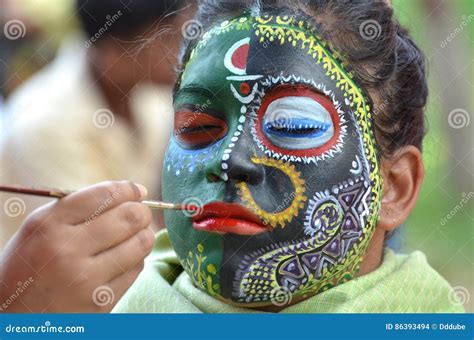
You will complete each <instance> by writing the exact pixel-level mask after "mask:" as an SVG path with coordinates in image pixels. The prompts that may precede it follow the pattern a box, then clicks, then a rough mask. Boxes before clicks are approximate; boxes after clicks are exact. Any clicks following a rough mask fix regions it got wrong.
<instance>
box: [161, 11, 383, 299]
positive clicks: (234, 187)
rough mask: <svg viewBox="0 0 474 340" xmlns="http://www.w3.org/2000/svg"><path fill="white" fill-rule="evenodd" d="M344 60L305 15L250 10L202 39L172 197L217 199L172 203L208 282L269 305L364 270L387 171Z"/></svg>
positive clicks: (200, 279)
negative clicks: (191, 212) (189, 207)
mask: <svg viewBox="0 0 474 340" xmlns="http://www.w3.org/2000/svg"><path fill="white" fill-rule="evenodd" d="M341 65H343V63H341V62H340V61H339V59H338V58H337V57H336V55H335V54H334V53H331V52H330V51H329V49H328V47H327V46H326V44H325V43H324V42H322V41H321V40H320V39H319V38H318V36H317V32H316V31H315V30H314V28H312V27H311V26H310V25H308V24H307V23H305V21H304V20H303V19H297V17H286V16H285V17H280V16H277V15H264V16H261V17H251V16H242V17H238V18H236V19H233V20H231V21H225V22H222V23H219V24H218V25H216V26H214V27H213V28H211V29H210V30H209V31H208V32H207V33H206V34H204V36H203V37H202V39H201V40H200V41H199V42H198V43H197V45H196V46H195V47H194V48H193V50H192V52H191V54H190V57H189V60H188V62H187V64H186V66H185V71H184V73H183V75H182V77H181V80H180V84H179V88H178V92H177V94H176V97H175V110H176V125H175V131H176V134H175V136H174V137H173V138H172V139H171V141H170V145H169V148H168V151H167V154H166V159H165V169H166V171H165V173H164V177H163V196H164V199H165V200H167V201H171V202H183V201H185V200H186V199H188V198H189V197H192V198H195V200H197V201H201V202H203V203H206V204H207V205H206V206H204V208H203V210H202V211H200V213H199V214H198V215H197V216H195V217H193V218H191V217H189V216H185V215H183V214H182V213H180V212H175V211H167V212H166V224H167V226H168V230H169V233H170V238H171V242H172V244H173V247H174V249H175V250H176V253H177V254H178V257H179V258H180V260H181V263H182V264H183V267H184V268H185V270H186V271H187V273H188V274H189V275H190V277H191V278H192V280H193V281H194V283H195V284H196V286H198V287H199V288H201V289H202V290H204V291H206V292H208V293H209V294H211V295H213V296H215V297H217V298H220V299H225V300H227V301H229V302H231V303H234V304H244V305H246V306H257V305H266V304H270V303H271V302H275V299H278V298H279V296H281V294H282V293H283V294H285V295H286V296H287V297H289V298H288V299H287V300H288V301H287V302H289V300H291V298H293V299H295V298H296V297H298V298H304V297H307V296H309V295H312V294H317V293H319V292H322V291H324V290H326V289H328V288H330V287H333V286H335V285H339V284H341V283H343V282H345V281H347V280H349V279H351V278H352V277H353V276H354V275H355V273H356V272H357V270H358V268H359V265H360V262H361V260H362V257H363V255H364V254H365V252H366V249H367V245H368V242H369V240H370V238H371V236H372V233H373V230H374V227H375V225H376V222H377V218H378V214H379V209H380V197H381V178H380V173H379V163H378V159H377V154H376V147H375V141H374V136H373V131H372V123H371V119H372V117H371V112H370V109H369V107H368V105H367V104H366V100H365V98H364V94H363V92H362V90H361V89H360V88H359V87H357V85H356V84H355V83H354V81H353V80H352V78H351V76H350V74H349V73H348V72H346V71H345V69H344V68H343V67H342V66H341ZM210 202H212V203H210ZM208 203H210V204H208Z"/></svg>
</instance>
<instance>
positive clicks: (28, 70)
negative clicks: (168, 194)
mask: <svg viewBox="0 0 474 340" xmlns="http://www.w3.org/2000/svg"><path fill="white" fill-rule="evenodd" d="M102 1H105V2H106V3H107V2H108V1H112V0H100V1H99V0H97V3H102ZM113 1H115V0H113ZM86 2H87V1H86ZM90 2H94V1H90ZM115 2H116V3H118V4H119V7H117V8H116V9H115V10H114V11H110V10H109V11H107V12H105V13H101V12H100V10H99V11H98V12H97V13H93V11H94V10H97V8H93V7H91V8H90V9H89V11H87V8H86V10H85V11H82V16H83V17H82V21H83V23H82V25H84V20H85V22H86V23H88V29H89V31H88V32H89V36H92V37H96V38H97V41H91V40H90V39H89V40H87V39H86V38H84V35H83V34H81V32H80V27H84V26H81V25H80V23H79V21H80V20H78V17H77V16H76V12H77V8H76V6H75V2H74V0H15V1H13V0H0V29H1V31H2V34H1V35H0V122H1V126H0V127H1V136H2V137H5V136H10V137H9V140H10V141H9V144H8V145H7V146H6V147H5V145H3V146H2V148H3V149H4V150H3V151H4V153H2V158H1V159H0V162H1V163H0V165H1V168H0V178H2V181H3V182H5V181H7V182H8V183H14V182H15V181H16V182H18V181H20V180H21V183H23V184H27V185H35V184H37V183H42V184H43V185H48V184H49V183H51V184H54V186H63V187H64V188H68V189H74V188H78V187H81V186H84V185H87V184H89V183H93V182H96V181H100V180H103V179H107V178H109V179H114V178H130V179H133V180H137V181H141V182H143V183H144V184H146V185H148V186H149V187H153V188H155V189H156V190H155V191H154V192H155V194H154V195H152V196H153V197H152V198H159V182H157V181H156V179H157V178H159V173H160V166H159V163H160V162H161V161H162V153H163V151H164V148H165V146H166V140H167V139H168V136H169V134H170V131H171V126H172V113H171V112H172V111H171V101H170V100H171V87H172V76H170V75H171V74H172V73H173V72H174V69H173V65H174V63H173V61H174V60H175V57H176V53H177V43H178V42H179V39H180V38H181V36H182V35H183V34H191V35H192V34H195V32H194V31H195V30H196V29H199V27H193V26H192V24H193V23H192V22H190V21H189V19H190V18H191V15H192V10H193V8H192V6H191V7H190V6H188V5H187V4H186V2H185V1H183V2H181V1H163V3H166V6H165V7H163V8H162V9H161V12H160V13H151V14H150V13H148V14H149V22H148V23H147V25H143V26H140V25H137V24H136V22H135V21H134V18H133V17H128V14H127V1H122V2H120V1H118V0H116V1H115ZM160 3H162V1H160ZM187 3H188V4H189V2H187ZM392 3H393V6H394V8H395V12H396V15H397V17H398V18H399V20H400V21H401V22H402V24H403V25H405V26H406V27H408V28H409V30H410V31H411V34H412V36H413V37H414V39H415V41H416V42H417V43H418V44H419V46H421V48H422V50H423V51H424V53H425V55H426V58H427V60H428V64H429V83H430V96H429V104H428V107H427V111H426V117H427V125H428V134H427V136H426V138H425V143H424V150H423V153H424V161H425V167H426V177H425V181H424V185H423V189H422V192H421V195H420V198H419V200H418V204H417V207H416V209H415V211H414V212H413V213H412V215H411V217H410V219H409V220H408V221H407V222H406V223H405V225H404V226H403V227H402V228H401V229H400V231H399V232H398V233H397V234H396V236H395V237H394V238H393V239H392V240H391V246H392V247H394V248H397V249H398V250H400V251H403V252H410V251H413V250H415V249H420V250H422V251H423V252H424V253H425V254H426V255H427V258H428V260H429V262H430V264H431V265H432V266H433V267H434V268H435V269H436V270H437V271H439V272H440V273H441V274H442V275H443V276H444V277H445V278H446V279H447V280H448V281H449V283H450V284H451V285H452V286H453V287H455V292H456V296H455V298H456V300H457V301H458V302H459V303H461V304H463V305H464V307H465V308H466V310H467V311H470V312H474V301H473V300H474V296H473V293H474V270H473V267H474V209H473V208H474V179H473V173H474V153H473V145H474V137H473V136H474V134H473V132H474V129H473V126H474V123H473V122H471V118H473V117H472V116H473V115H474V96H473V94H474V87H473V83H474V65H473V61H474V60H473V56H474V1H472V0H416V1H412V0H392ZM145 8H146V7H145ZM38 14H40V15H38ZM142 14H143V13H142ZM103 17H106V19H107V20H106V21H105V23H104V20H103ZM84 18H85V19H84ZM127 20H128V21H127ZM120 22H122V24H119V23H120ZM94 23H95V24H94ZM123 23H125V24H123ZM114 27H116V28H114ZM119 28H120V29H119ZM94 32H96V33H95V34H94ZM157 32H159V33H160V34H159V36H160V37H159V38H157V37H156V33H157ZM109 35H110V36H109ZM137 35H138V36H140V37H141V39H139V41H138V42H136V41H132V39H130V37H131V36H133V37H136V36H137ZM133 40H136V39H133ZM144 42H145V43H146V42H148V44H146V46H147V47H143V43H144ZM134 44H135V45H134ZM98 52H101V54H102V55H105V57H97V56H96V54H97V53H98ZM78 56H82V58H81V57H79V58H78ZM84 60H86V61H87V63H88V65H86V69H87V72H89V73H90V77H89V78H88V79H86V80H85V79H80V74H76V73H79V71H81V70H84V69H83V67H84V65H83V62H84ZM96 69H100V70H104V69H106V70H107V72H104V73H105V76H104V75H102V74H101V75H100V76H98V75H97V74H96V73H95V71H94V70H96ZM74 70H76V72H74ZM121 70H122V71H121ZM69 71H72V72H71V73H72V74H70V72H69ZM38 72H39V73H38ZM52 74H54V75H52ZM154 74H156V77H155V76H154ZM75 76H77V77H78V79H76V78H74V77H75ZM32 77H33V78H32ZM29 79H30V80H31V79H33V80H34V81H33V83H34V84H33V85H31V82H28V85H27V86H25V82H26V81H28V80H29ZM71 81H77V83H76V85H77V87H80V86H81V88H82V89H83V90H84V91H83V92H84V93H86V95H85V96H84V97H82V98H77V95H74V94H71V93H70V92H68V91H70V90H72V89H68V88H67V84H68V83H71ZM117 84H118V85H117ZM77 87H76V89H77ZM94 93H100V94H101V98H95V97H94V96H95V95H94ZM117 98H120V99H117ZM124 98H125V99H124ZM91 102H93V103H94V104H93V105H90V104H91ZM58 104H62V105H61V106H59V107H60V108H61V110H63V112H54V113H52V112H51V110H53V111H54V109H53V108H51V107H52V106H53V105H55V106H56V107H57V105H58ZM38 107H43V108H45V109H44V110H42V111H45V112H36V111H37V109H36V108H38ZM79 109H81V110H79ZM57 110H58V109H56V111H57ZM40 111H41V110H40ZM70 111H81V112H82V111H87V112H88V114H89V116H86V118H84V115H83V114H82V113H81V115H82V116H81V118H77V117H76V116H74V114H72V115H71V112H70ZM131 112H133V114H131ZM140 112H146V113H147V116H155V117H158V118H159V120H157V121H154V120H151V121H150V120H140V119H139V118H137V117H141V116H140ZM42 115H46V117H50V116H51V115H53V116H54V117H56V118H57V117H62V116H63V117H64V118H63V119H62V120H61V119H55V120H51V121H48V120H46V121H44V120H45V119H41V117H45V116H42ZM25 117H28V118H27V119H25ZM66 117H68V118H66ZM71 117H72V118H71ZM75 117H76V118H75ZM75 119H77V120H75ZM25 121H26V122H25ZM60 123H61V124H64V125H57V126H55V124H60ZM91 124H92V125H93V126H91ZM45 125H46V126H49V128H50V130H51V126H53V129H52V130H53V131H54V133H51V132H50V133H49V134H48V135H44V134H42V133H41V131H40V130H41V129H40V127H41V126H45ZM78 127H79V128H80V129H83V130H82V132H81V135H80V136H76V135H75V134H74V132H73V130H74V129H76V128H78ZM73 128H74V129H73ZM104 131H107V132H108V134H109V135H110V136H112V137H111V139H109V140H103V139H101V138H103V137H101V136H100V135H103V133H102V132H104ZM12 135H14V137H11V136H12ZM84 136H86V137H84ZM124 136H132V137H124ZM143 136H145V137H143ZM117 138H118V139H125V141H122V142H121V143H119V145H115V142H114V141H116V140H117ZM84 139H85V140H87V142H88V143H85V144H86V145H87V146H86V149H85V150H80V149H79V148H78V147H71V146H70V145H73V146H74V145H75V144H77V143H78V142H79V141H81V142H84ZM39 140H40V141H42V142H43V141H44V140H48V143H49V144H48V143H41V144H45V145H49V146H48V148H47V151H45V150H44V148H45V146H44V145H43V146H40V145H38V144H39V143H37V141H39ZM65 144H67V145H65ZM83 144H84V143H83ZM156 145H158V146H159V147H158V150H156ZM26 146H28V147H26ZM34 146H36V147H34ZM76 146H77V145H76ZM97 146H101V147H103V149H104V150H103V153H97V152H96V151H94V153H95V155H94V157H91V156H90V155H89V154H90V153H91V149H97ZM152 147H155V149H153V150H152V149H151V148H152ZM68 148H70V150H69V149H68ZM144 148H145V149H146V150H147V152H145V153H143V154H139V152H138V151H137V150H142V149H144ZM147 148H148V149H147ZM5 149H8V152H5ZM124 150H125V151H124ZM55 151H57V152H55ZM85 153H87V154H88V155H89V156H88V157H86V158H87V159H86V160H85V161H84V162H83V163H87V164H77V163H71V162H69V161H66V160H64V159H63V158H57V157H56V156H57V155H64V154H68V155H70V156H71V158H78V157H80V156H81V155H84V154H85ZM37 155H42V156H41V159H39V160H37V161H36V162H33V164H31V163H28V164H26V163H25V164H23V161H22V160H23V159H29V160H31V159H34V158H35V157H37ZM124 159H128V160H130V159H132V160H133V162H132V165H133V166H132V167H131V168H130V166H129V167H128V168H127V166H126V165H124V161H123V160H124ZM146 159H148V161H147V162H146V161H144V160H146ZM150 159H153V160H155V161H156V164H151V163H150V161H149V160H150ZM97 160H99V161H97ZM93 163H94V164H96V163H97V164H100V166H101V168H100V169H93V165H92V164H93ZM11 164H14V166H11ZM49 164H61V167H60V168H59V169H56V170H54V169H51V168H50V167H49V166H48V165H49ZM139 165H140V166H139ZM104 167H109V168H107V169H105V168H104ZM31 168H33V170H34V171H32V169H31ZM91 168H92V169H91ZM111 169H112V170H111ZM65 172H67V173H69V174H70V176H71V177H70V178H62V176H63V175H62V174H63V173H65ZM32 173H33V174H34V175H32ZM92 173H93V174H94V175H91V174H92ZM52 179H54V180H52ZM0 197H1V199H0V204H1V205H2V206H3V207H4V208H5V207H6V206H7V205H8V208H9V213H8V214H6V216H5V215H4V216H3V218H2V219H3V221H2V220H0V223H2V224H1V225H2V226H1V228H5V227H4V226H5V225H7V224H8V225H14V223H18V221H19V220H21V219H22V218H24V217H25V216H26V214H27V213H28V212H29V211H31V210H32V209H33V208H34V207H36V206H38V205H39V204H41V203H44V202H45V201H44V200H31V201H30V200H29V199H28V198H26V197H25V198H23V197H22V199H21V200H20V201H12V200H13V198H14V197H11V196H8V195H4V194H1V195H0ZM156 221H157V225H159V224H160V217H159V216H157V217H156ZM9 235H10V234H8V233H7V232H4V233H3V235H2V234H1V233H0V249H1V247H2V243H4V242H5V241H6V240H7V238H8V237H9Z"/></svg>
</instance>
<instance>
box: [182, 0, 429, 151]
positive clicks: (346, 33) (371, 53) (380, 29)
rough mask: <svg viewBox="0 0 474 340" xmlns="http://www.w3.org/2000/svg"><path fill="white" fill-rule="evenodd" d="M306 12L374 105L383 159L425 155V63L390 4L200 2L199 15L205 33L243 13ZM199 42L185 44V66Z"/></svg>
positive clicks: (273, 0)
mask: <svg viewBox="0 0 474 340" xmlns="http://www.w3.org/2000/svg"><path fill="white" fill-rule="evenodd" d="M275 9H278V10H281V11H282V14H283V12H285V14H287V13H291V12H295V11H299V12H303V13H304V14H305V15H307V16H309V17H311V18H312V19H313V20H314V23H315V27H316V28H317V30H318V31H319V34H320V36H321V37H322V38H323V39H324V40H326V41H327V42H328V44H329V46H330V47H331V49H333V50H334V51H337V52H338V53H339V54H340V55H342V56H343V57H344V59H345V60H346V61H347V63H348V64H349V67H350V71H351V73H352V74H353V75H354V79H355V81H356V82H357V83H358V84H359V86H360V87H362V88H363V89H364V90H365V92H366V93H367V94H368V95H369V97H370V100H371V101H372V103H373V107H374V108H373V111H374V120H375V135H376V138H377V143H378V145H379V148H380V151H381V154H382V155H383V156H386V157H389V156H390V155H392V154H393V153H394V152H395V151H396V150H397V149H398V148H400V147H403V146H406V145H414V146H416V147H417V148H419V149H420V150H421V147H422V141H423V137H424V134H425V124H424V113H423V109H424V106H425V104H426V101H427V96H428V87H427V81H426V70H425V58H424V56H423V54H422V52H421V51H420V49H419V48H418V47H417V46H416V44H415V43H414V42H413V40H412V39H411V38H410V36H409V35H408V32H407V30H406V29H405V28H403V27H402V26H401V25H400V23H399V22H398V21H397V20H396V19H395V18H394V16H393V9H392V7H391V5H390V4H389V2H388V1H383V0H380V1H377V0H375V1H374V0H370V1H369V0H365V1H364V0H356V1H349V0H332V1H331V0H233V1H229V0H227V1H226V0H201V1H200V2H199V9H198V11H197V13H196V15H195V20H197V21H198V22H199V23H200V24H201V25H202V29H203V30H207V29H208V28H209V27H210V26H212V25H213V24H215V23H217V22H220V21H223V20H226V19H230V18H233V17H236V16H238V15H240V14H241V13H243V12H251V13H254V14H257V15H258V14H259V13H262V12H265V11H267V10H268V11H274V10H275ZM195 43H196V41H192V40H186V39H185V40H184V45H183V50H182V56H181V61H182V64H184V63H185V62H186V60H187V58H188V56H189V53H190V50H191V49H192V47H193V45H194V44H195Z"/></svg>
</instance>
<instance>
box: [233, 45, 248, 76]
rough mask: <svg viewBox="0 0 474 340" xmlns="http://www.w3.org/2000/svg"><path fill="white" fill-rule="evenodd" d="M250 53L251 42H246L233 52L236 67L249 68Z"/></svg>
mask: <svg viewBox="0 0 474 340" xmlns="http://www.w3.org/2000/svg"><path fill="white" fill-rule="evenodd" d="M248 55H249V44H248V43H247V44H244V45H241V46H240V47H238V48H237V49H236V50H235V51H234V53H233V54H232V57H231V60H232V65H234V67H235V68H238V69H241V70H245V69H246V68H247V58H248Z"/></svg>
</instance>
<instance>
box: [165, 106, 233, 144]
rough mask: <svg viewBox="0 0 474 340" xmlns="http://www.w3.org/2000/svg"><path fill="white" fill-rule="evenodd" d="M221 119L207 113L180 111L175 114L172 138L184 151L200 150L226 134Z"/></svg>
mask: <svg viewBox="0 0 474 340" xmlns="http://www.w3.org/2000/svg"><path fill="white" fill-rule="evenodd" d="M227 129H228V128H227V124H226V122H225V121H223V120H222V119H219V118H217V117H214V116H211V115H209V114H207V113H203V112H199V111H191V110H187V109H184V110H180V111H177V112H176V113H175V121H174V138H175V140H176V141H177V143H178V144H179V145H180V146H181V147H182V148H184V149H201V148H204V147H206V146H209V145H211V144H214V143H215V142H217V141H218V140H220V139H221V138H222V137H224V136H225V135H226V133H227Z"/></svg>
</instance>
